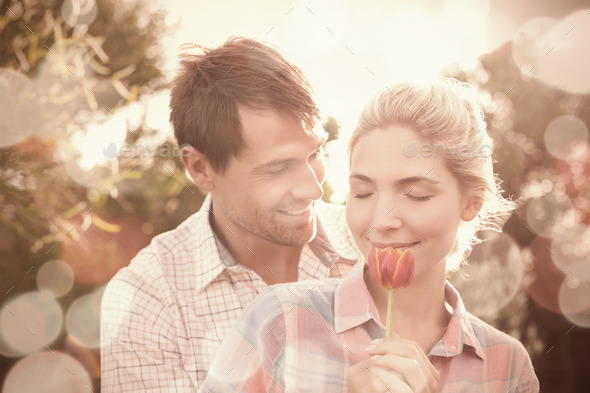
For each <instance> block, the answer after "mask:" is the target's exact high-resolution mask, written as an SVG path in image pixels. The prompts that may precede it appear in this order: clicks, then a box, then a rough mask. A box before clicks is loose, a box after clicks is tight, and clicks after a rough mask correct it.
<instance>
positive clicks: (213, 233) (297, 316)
mask: <svg viewBox="0 0 590 393" xmlns="http://www.w3.org/2000/svg"><path fill="white" fill-rule="evenodd" d="M467 90H468V88H467V87H466V86H464V85H461V84H459V83H457V82H455V83H452V82H449V81H442V82H439V83H433V84H405V85H399V86H396V87H394V88H389V89H386V90H384V91H383V92H382V93H380V94H378V95H377V96H376V97H375V98H374V99H373V100H372V101H371V102H370V103H369V104H368V105H367V106H366V107H365V109H364V111H363V113H362V114H361V116H360V119H359V123H358V125H357V127H356V129H355V131H354V133H353V136H352V139H351V141H350V148H349V155H350V195H349V198H348V203H347V206H346V211H344V208H342V207H339V206H332V205H329V204H324V203H322V202H321V201H320V198H321V196H322V182H323V181H324V178H325V165H324V159H323V156H322V145H323V143H324V142H325V140H326V135H325V133H323V132H322V130H320V129H319V127H317V124H316V123H317V122H318V120H319V112H318V109H317V108H316V105H315V103H314V101H313V98H312V96H311V87H310V85H309V82H308V81H307V79H306V78H305V77H304V75H303V74H302V73H301V71H300V70H299V69H298V68H297V67H296V66H294V65H293V64H291V63H290V62H289V61H288V60H287V59H286V58H285V57H284V56H283V55H282V54H280V53H279V52H278V51H277V50H276V49H274V48H272V47H271V46H269V45H267V44H264V43H261V42H259V41H256V40H252V39H245V38H234V39H230V40H229V41H227V42H226V43H225V44H223V45H222V46H220V47H218V48H215V49H210V50H204V51H203V53H201V54H199V55H193V56H187V57H186V58H185V59H184V60H183V61H182V63H181V69H180V73H179V75H178V76H177V78H176V79H175V81H174V85H173V88H172V98H171V104H170V105H171V109H172V111H171V120H172V123H173V125H174V129H175V135H176V137H177V139H178V143H179V144H180V145H183V144H188V145H190V146H191V147H183V149H184V150H185V151H183V152H182V153H183V154H182V157H183V162H184V165H185V167H186V169H187V171H188V172H189V174H190V175H191V177H192V178H193V180H194V181H195V183H196V184H197V186H199V187H200V188H201V189H202V190H203V191H206V192H208V196H207V198H206V199H205V202H204V203H203V206H202V207H201V209H200V210H199V212H197V213H196V214H194V215H193V216H191V217H189V218H188V219H187V220H186V221H185V222H184V223H183V224H181V225H180V226H179V227H178V228H176V229H174V230H173V231H170V232H167V233H164V234H162V235H159V236H157V237H156V238H155V239H154V240H153V241H152V243H151V244H150V246H148V247H147V248H145V249H144V250H142V251H141V252H140V253H139V254H138V255H137V256H136V257H135V258H134V259H133V261H132V262H131V264H130V265H129V267H127V268H124V269H122V270H121V271H120V272H119V273H118V274H117V275H116V276H115V277H114V278H113V280H112V281H111V282H110V283H109V285H108V286H107V289H106V290H105V294H104V297H103V305H102V315H101V365H102V391H103V392H161V391H166V392H195V391H197V389H199V388H200V391H203V392H239V391H245V392H265V391H269V392H283V391H301V392H307V391H309V392H346V391H348V392H387V391H392V392H434V391H440V392H479V391H487V392H508V391H510V392H513V393H516V392H538V390H539V387H538V381H537V378H536V376H535V374H534V370H533V368H532V365H531V361H530V358H529V356H528V354H527V353H526V351H525V350H524V348H523V347H522V345H521V344H520V343H519V342H518V341H517V340H515V339H513V338H511V337H510V336H508V335H506V334H504V333H501V332H499V331H498V330H496V329H494V328H493V327H491V326H489V325H486V324H485V323H484V322H482V321H480V320H478V319H477V318H475V317H474V316H472V315H471V314H469V313H467V312H466V311H465V309H464V306H463V303H462V301H461V298H460V297H459V294H458V293H457V292H456V291H455V289H454V288H453V287H452V286H451V285H450V284H449V283H448V282H446V280H445V274H446V272H447V270H449V269H454V268H458V266H459V264H460V263H461V261H462V259H463V258H465V257H466V256H467V255H468V254H469V251H470V249H471V246H472V245H473V244H474V243H475V242H477V238H476V237H475V231H476V230H477V229H478V228H481V227H482V226H485V225H486V224H489V222H490V220H491V219H493V217H494V216H495V215H497V214H498V213H500V212H502V211H503V210H505V209H506V207H508V206H509V205H510V203H509V202H508V201H506V200H504V199H503V198H502V197H501V196H500V192H499V187H498V184H497V182H496V181H495V178H494V174H493V171H492V164H491V157H485V158H484V157H477V156H468V157H465V156H464V155H457V156H454V157H444V156H441V155H440V154H439V155H436V154H430V155H427V154H418V155H414V156H413V157H408V156H406V155H404V153H403V150H404V148H405V147H407V146H409V145H410V144H412V143H414V144H417V145H418V146H421V145H423V144H433V145H434V144H436V145H452V146H457V145H471V144H472V143H473V144H476V145H484V144H487V143H489V142H490V141H489V137H488V136H487V133H486V130H485V123H484V120H483V116H482V112H481V109H480V108H479V107H478V106H477V104H475V103H474V102H473V100H472V99H470V98H469V97H467V95H466V91H467ZM346 223H347V224H348V226H347V225H346ZM348 228H350V229H348ZM386 246H394V247H396V248H412V250H413V251H414V253H415V256H416V271H415V278H414V281H413V282H412V284H411V285H410V286H409V287H407V288H406V289H403V290H400V291H398V293H397V295H396V305H395V309H394V314H393V330H394V332H395V334H394V335H393V336H392V337H390V338H387V339H384V338H383V337H384V323H383V321H385V313H386V311H385V310H386V307H387V297H388V294H387V291H386V290H385V289H383V288H382V287H380V286H378V285H377V284H376V283H375V282H373V281H372V280H371V278H370V277H369V274H368V272H367V269H366V263H365V262H364V259H365V258H366V256H367V255H368V253H369V250H370V249H371V248H372V247H377V248H383V247H386ZM357 261H358V262H359V263H356V262H357ZM338 278H342V279H338ZM310 279H322V281H309V280H310ZM296 281H300V282H296ZM280 283H291V284H287V285H278V286H272V287H271V288H268V287H269V285H272V284H280ZM258 294H261V295H260V296H259V297H256V296H257V295H258ZM255 298H256V299H255ZM244 310H245V311H244ZM222 342H223V344H222Z"/></svg>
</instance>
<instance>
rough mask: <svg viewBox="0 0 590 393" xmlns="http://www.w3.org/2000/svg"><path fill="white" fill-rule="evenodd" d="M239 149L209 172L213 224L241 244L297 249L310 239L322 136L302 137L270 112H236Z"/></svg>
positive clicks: (290, 122) (321, 175)
mask: <svg viewBox="0 0 590 393" xmlns="http://www.w3.org/2000/svg"><path fill="white" fill-rule="evenodd" d="M239 113H240V121H241V123H242V129H243V131H242V133H243V137H244V141H245V146H244V148H243V149H242V150H241V151H240V153H239V154H238V155H237V156H236V157H232V158H231V159H230V161H229V163H228V166H227V169H226V171H225V173H223V174H218V173H216V174H215V179H214V189H213V191H212V197H213V213H214V223H215V225H226V226H227V227H228V229H230V232H231V233H232V234H234V235H236V236H239V237H240V238H241V240H242V241H244V242H246V243H247V242H248V240H249V239H250V240H251V241H256V240H257V239H256V238H258V239H260V238H262V239H264V240H266V241H269V242H271V243H274V244H279V245H283V246H291V247H297V246H302V245H304V244H305V243H307V242H308V241H309V240H310V239H312V238H313V236H314V235H315V230H316V217H315V211H314V202H315V201H316V200H318V199H320V198H321V197H322V195H323V189H322V183H323V181H324V180H325V162H324V157H323V150H322V145H323V144H324V142H325V141H326V138H327V134H325V133H323V132H322V133H321V134H314V133H309V134H308V133H306V131H305V129H304V128H303V126H302V125H301V124H300V123H299V122H298V121H296V120H294V119H291V118H289V117H286V116H284V115H281V114H279V113H277V112H275V111H272V110H257V111H253V110H245V109H240V112H239Z"/></svg>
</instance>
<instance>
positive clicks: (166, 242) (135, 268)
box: [112, 211, 218, 287]
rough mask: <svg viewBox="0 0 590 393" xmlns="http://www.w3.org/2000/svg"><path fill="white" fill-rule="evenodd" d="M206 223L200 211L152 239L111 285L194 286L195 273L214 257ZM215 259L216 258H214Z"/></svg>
mask: <svg viewBox="0 0 590 393" xmlns="http://www.w3.org/2000/svg"><path fill="white" fill-rule="evenodd" d="M217 255H218V254H217V247H216V244H215V239H214V237H213V233H212V230H211V227H210V225H209V221H208V220H207V219H206V215H204V214H202V212H201V211H199V212H197V213H194V214H192V215H191V216H189V217H188V218H187V219H186V220H185V221H183V222H182V223H181V224H180V225H178V226H177V227H176V228H174V229H172V230H170V231H167V232H163V233H161V234H159V235H157V236H155V237H154V238H153V239H152V241H151V242H150V244H149V245H148V246H146V247H145V248H143V249H142V250H140V251H139V253H138V254H137V255H136V256H135V257H134V258H133V259H132V260H131V262H130V263H129V265H128V266H127V267H125V268H123V269H121V270H119V272H118V273H117V274H116V275H115V276H114V277H113V279H112V281H125V282H129V281H141V282H144V285H156V284H157V283H158V282H159V281H160V280H165V281H166V282H168V283H169V284H171V285H172V286H174V287H177V286H179V285H180V286H184V284H182V283H183V282H185V281H186V285H189V286H194V285H195V280H194V278H195V275H196V274H197V271H196V270H195V269H197V268H199V266H201V265H203V264H204V262H206V261H207V260H211V261H212V260H213V259H214V258H215V257H216V256H217ZM217 258H218V256H217Z"/></svg>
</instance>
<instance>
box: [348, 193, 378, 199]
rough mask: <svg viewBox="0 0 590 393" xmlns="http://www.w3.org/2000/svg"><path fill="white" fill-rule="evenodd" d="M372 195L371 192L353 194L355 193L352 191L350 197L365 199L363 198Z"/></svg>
mask: <svg viewBox="0 0 590 393" xmlns="http://www.w3.org/2000/svg"><path fill="white" fill-rule="evenodd" d="M372 195H373V193H372V192H369V193H365V194H355V193H352V197H353V198H356V199H365V198H369V197H370V196H372Z"/></svg>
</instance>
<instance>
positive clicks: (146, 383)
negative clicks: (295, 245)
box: [101, 197, 358, 393]
mask: <svg viewBox="0 0 590 393" xmlns="http://www.w3.org/2000/svg"><path fill="white" fill-rule="evenodd" d="M210 207H211V199H210V197H207V198H206V199H205V202H204V203H203V206H202V207H201V209H200V210H199V212H197V213H195V214H194V215H192V216H191V217H189V218H188V219H187V220H186V221H185V222H184V223H182V224H181V225H180V226H178V227H177V228H176V229H174V230H172V231H170V232H167V233H164V234H161V235H159V236H157V237H155V238H154V239H153V240H152V242H151V244H150V245H149V246H148V247H146V248H145V249H143V250H142V251H140V252H139V254H138V255H137V256H136V257H135V258H134V259H133V260H132V261H131V263H130V265H129V266H128V267H126V268H124V269H122V270H121V271H119V272H118V273H117V275H115V277H114V278H113V279H112V280H111V282H110V283H109V284H108V286H107V288H106V290H105V293H104V295H103V301H102V310H101V311H102V312H101V368H102V392H103V393H110V392H196V391H197V389H198V388H199V385H200V384H201V383H202V382H203V380H204V379H205V376H206V375H207V371H208V370H209V367H210V365H211V362H212V361H213V358H214V356H215V354H216V352H217V350H218V348H219V346H220V344H221V342H222V340H223V338H224V337H225V335H226V334H227V332H228V331H229V330H230V328H231V326H232V325H233V324H234V323H235V322H236V320H237V319H238V317H239V316H240V315H241V314H242V311H243V310H244V308H245V307H246V306H247V305H248V304H249V303H250V302H252V300H253V299H254V298H255V296H256V295H257V294H258V293H260V292H261V291H262V290H264V289H265V288H267V287H268V286H267V285H266V283H265V282H264V281H263V280H262V279H261V278H260V277H259V276H258V275H257V274H255V273H254V272H253V271H252V270H250V269H248V268H246V267H244V266H242V265H239V264H236V262H235V261H234V260H233V258H232V257H231V255H230V254H229V252H228V251H227V249H225V247H223V245H222V244H221V242H219V241H218V240H217V238H216V236H215V235H214V233H213V231H212V229H211V226H210V224H209V214H210ZM316 212H317V215H318V221H317V222H318V232H317V235H316V237H315V238H314V239H313V240H312V241H311V242H310V243H308V244H307V245H306V246H305V247H304V248H303V250H302V252H301V258H300V262H299V279H300V280H306V279H314V278H325V277H343V276H345V275H346V274H347V273H348V272H349V271H350V269H351V268H352V266H353V265H354V263H355V262H356V261H357V260H358V254H357V251H356V249H353V244H354V243H353V240H352V236H351V235H350V232H349V231H348V229H347V227H346V225H345V213H344V207H343V206H334V205H327V204H324V203H322V202H316Z"/></svg>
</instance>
